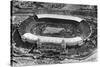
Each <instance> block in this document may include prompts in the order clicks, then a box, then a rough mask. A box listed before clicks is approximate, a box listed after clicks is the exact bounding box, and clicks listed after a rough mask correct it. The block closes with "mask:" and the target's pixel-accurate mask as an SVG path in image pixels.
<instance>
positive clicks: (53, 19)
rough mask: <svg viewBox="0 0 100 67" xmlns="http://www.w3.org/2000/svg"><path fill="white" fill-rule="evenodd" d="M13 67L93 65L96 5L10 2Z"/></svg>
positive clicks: (95, 39)
mask: <svg viewBox="0 0 100 67" xmlns="http://www.w3.org/2000/svg"><path fill="white" fill-rule="evenodd" d="M10 10H11V12H10V13H11V15H10V18H11V20H10V30H11V31H10V39H11V41H10V54H11V55H10V64H11V66H13V67H20V66H34V65H46V64H67V63H81V62H96V61H97V59H98V58H97V25H98V23H97V5H89V4H71V3H52V2H38V1H20V0H12V1H10Z"/></svg>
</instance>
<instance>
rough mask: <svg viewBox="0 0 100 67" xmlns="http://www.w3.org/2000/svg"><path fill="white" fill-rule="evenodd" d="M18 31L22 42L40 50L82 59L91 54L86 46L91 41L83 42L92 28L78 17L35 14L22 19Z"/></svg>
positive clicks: (89, 34)
mask: <svg viewBox="0 0 100 67" xmlns="http://www.w3.org/2000/svg"><path fill="white" fill-rule="evenodd" d="M18 31H19V33H20V35H21V38H22V40H23V42H29V43H31V44H33V45H36V47H37V49H39V50H41V51H48V50H52V51H56V52H60V53H61V54H63V53H64V54H66V55H67V56H66V57H67V58H72V59H84V58H86V57H89V56H90V54H92V51H90V50H91V49H88V48H87V47H88V45H87V44H91V43H90V42H89V43H84V42H85V41H87V40H88V38H89V37H90V36H91V33H92V28H91V27H90V25H89V23H88V22H87V21H86V20H85V19H83V18H80V17H76V16H69V15H56V14H37V15H34V16H30V17H29V18H28V19H26V20H24V21H23V22H22V23H21V25H20V26H19V29H18ZM89 47H92V46H91V45H90V46H89ZM33 49H34V48H32V50H31V51H33ZM62 50H64V51H62ZM31 51H30V52H31ZM90 52H91V53H90Z"/></svg>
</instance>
